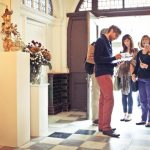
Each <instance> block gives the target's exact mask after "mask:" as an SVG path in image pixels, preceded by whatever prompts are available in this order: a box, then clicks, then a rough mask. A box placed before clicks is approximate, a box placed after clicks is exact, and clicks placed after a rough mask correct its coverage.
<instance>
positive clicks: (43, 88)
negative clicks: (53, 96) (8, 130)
mask: <svg viewBox="0 0 150 150" xmlns="http://www.w3.org/2000/svg"><path fill="white" fill-rule="evenodd" d="M47 135H48V84H33V85H31V136H47Z"/></svg>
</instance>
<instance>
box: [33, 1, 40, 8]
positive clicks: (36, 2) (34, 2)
mask: <svg viewBox="0 0 150 150" xmlns="http://www.w3.org/2000/svg"><path fill="white" fill-rule="evenodd" d="M33 7H34V9H37V10H39V0H34V1H33Z"/></svg>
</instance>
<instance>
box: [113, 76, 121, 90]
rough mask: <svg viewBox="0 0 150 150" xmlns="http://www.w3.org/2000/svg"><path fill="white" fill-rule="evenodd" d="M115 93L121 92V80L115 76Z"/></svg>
mask: <svg viewBox="0 0 150 150" xmlns="http://www.w3.org/2000/svg"><path fill="white" fill-rule="evenodd" d="M113 88H114V91H119V90H120V89H121V79H120V78H119V76H114V85H113Z"/></svg>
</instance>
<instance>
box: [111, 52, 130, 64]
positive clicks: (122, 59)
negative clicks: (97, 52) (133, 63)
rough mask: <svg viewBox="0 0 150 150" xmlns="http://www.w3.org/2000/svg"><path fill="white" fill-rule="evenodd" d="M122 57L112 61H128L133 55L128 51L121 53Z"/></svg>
mask: <svg viewBox="0 0 150 150" xmlns="http://www.w3.org/2000/svg"><path fill="white" fill-rule="evenodd" d="M121 56H122V58H121V59H117V60H114V61H113V62H112V63H119V62H122V61H130V60H131V59H132V58H133V57H132V55H130V54H129V53H121Z"/></svg>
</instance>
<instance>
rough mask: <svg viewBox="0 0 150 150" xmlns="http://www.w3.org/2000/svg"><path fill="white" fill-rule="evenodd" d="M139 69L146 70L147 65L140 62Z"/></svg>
mask: <svg viewBox="0 0 150 150" xmlns="http://www.w3.org/2000/svg"><path fill="white" fill-rule="evenodd" d="M140 67H141V68H142V69H147V68H148V65H147V64H144V63H142V62H140Z"/></svg>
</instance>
